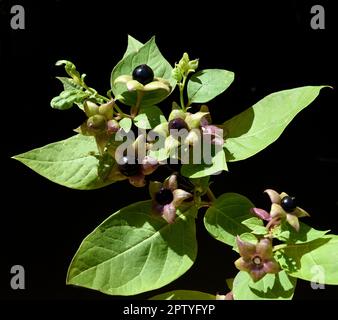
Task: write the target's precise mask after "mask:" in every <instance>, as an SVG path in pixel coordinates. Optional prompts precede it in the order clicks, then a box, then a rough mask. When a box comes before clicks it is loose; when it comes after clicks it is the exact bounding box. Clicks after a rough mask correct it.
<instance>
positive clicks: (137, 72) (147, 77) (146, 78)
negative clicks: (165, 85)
mask: <svg viewBox="0 0 338 320" xmlns="http://www.w3.org/2000/svg"><path fill="white" fill-rule="evenodd" d="M133 79H134V80H136V81H138V82H140V83H142V84H143V85H146V84H147V83H149V82H152V81H153V80H154V71H153V69H151V68H150V67H149V66H148V65H146V64H141V65H139V66H137V67H136V68H135V69H134V71H133Z"/></svg>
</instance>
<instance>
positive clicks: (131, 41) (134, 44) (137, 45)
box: [122, 35, 143, 59]
mask: <svg viewBox="0 0 338 320" xmlns="http://www.w3.org/2000/svg"><path fill="white" fill-rule="evenodd" d="M142 46H143V43H142V42H140V41H138V40H136V39H135V38H133V37H132V36H130V35H128V47H127V50H126V52H125V53H124V55H123V58H122V59H124V58H125V57H126V56H128V55H129V54H131V53H134V52H138V51H139V50H140V49H141V47H142Z"/></svg>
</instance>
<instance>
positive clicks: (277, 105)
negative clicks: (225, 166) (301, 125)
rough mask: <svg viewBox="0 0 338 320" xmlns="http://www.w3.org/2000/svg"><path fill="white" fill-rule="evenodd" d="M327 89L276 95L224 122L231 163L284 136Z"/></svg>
mask: <svg viewBox="0 0 338 320" xmlns="http://www.w3.org/2000/svg"><path fill="white" fill-rule="evenodd" d="M323 87H324V86H307V87H300V88H295V89H290V90H284V91H279V92H275V93H272V94H270V95H268V96H266V97H265V98H263V99H262V100H260V101H258V102H257V103H256V104H255V105H253V106H252V107H251V108H249V109H247V110H245V111H244V112H242V113H240V114H239V115H237V116H235V117H233V118H232V119H230V120H228V121H226V122H225V123H224V127H225V130H226V132H227V137H226V140H225V143H224V147H225V149H226V152H227V160H228V161H238V160H243V159H246V158H249V157H251V156H253V155H255V154H256V153H258V152H259V151H261V150H263V149H265V148H266V147H267V146H268V145H270V144H271V143H273V142H274V141H275V140H277V139H278V137H279V136H280V135H281V134H282V132H283V130H284V129H285V128H286V126H287V125H288V124H289V123H290V122H291V120H292V119H293V118H294V117H295V116H296V115H297V113H299V112H300V111H301V110H303V109H304V108H305V107H306V106H308V105H309V104H310V103H311V102H312V101H313V100H314V99H315V98H316V97H317V96H318V94H319V92H320V90H321V89H322V88H323Z"/></svg>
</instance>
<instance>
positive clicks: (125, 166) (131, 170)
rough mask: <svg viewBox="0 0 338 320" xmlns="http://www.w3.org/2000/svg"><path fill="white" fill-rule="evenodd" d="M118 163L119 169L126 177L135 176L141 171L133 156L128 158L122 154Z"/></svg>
mask: <svg viewBox="0 0 338 320" xmlns="http://www.w3.org/2000/svg"><path fill="white" fill-rule="evenodd" d="M119 163H120V164H119V165H118V169H119V171H120V172H121V173H122V174H123V175H125V176H126V177H132V176H136V175H137V174H139V173H140V171H141V165H140V164H138V163H137V160H135V159H134V158H128V157H127V156H124V157H123V158H122V159H120V161H119Z"/></svg>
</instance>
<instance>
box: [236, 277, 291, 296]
mask: <svg viewBox="0 0 338 320" xmlns="http://www.w3.org/2000/svg"><path fill="white" fill-rule="evenodd" d="M296 282H297V279H295V278H293V277H290V276H288V275H287V273H286V272H285V271H280V272H279V273H277V274H271V273H270V274H269V273H268V274H266V275H265V277H263V278H262V279H261V280H259V281H257V282H253V281H252V279H251V277H250V275H249V273H247V272H245V271H240V272H239V273H238V274H237V275H236V277H235V279H234V283H233V289H232V290H233V294H234V299H235V300H291V299H292V296H293V293H294V290H295V286H296Z"/></svg>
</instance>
